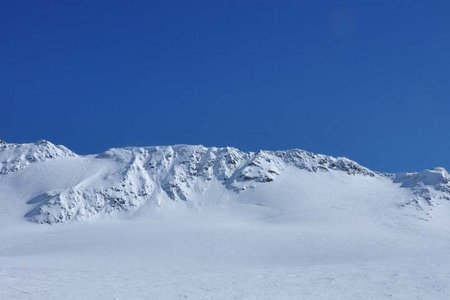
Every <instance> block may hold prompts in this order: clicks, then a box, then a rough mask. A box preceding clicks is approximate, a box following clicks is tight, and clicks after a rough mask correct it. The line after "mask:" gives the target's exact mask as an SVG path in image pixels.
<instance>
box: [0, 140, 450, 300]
mask: <svg viewBox="0 0 450 300" xmlns="http://www.w3.org/2000/svg"><path fill="white" fill-rule="evenodd" d="M0 170H1V171H0V299H61V298H64V299H164V300H166V299H277V300H278V299H299V298H301V299H314V300H315V299H405V300H406V299H408V300H409V299H450V284H449V278H450V271H449V270H450V255H449V254H448V249H449V247H450V230H449V228H450V218H449V216H450V176H449V174H448V172H447V171H446V170H445V169H443V168H435V169H429V170H424V171H421V172H415V173H401V174H386V173H380V172H375V171H371V170H369V169H367V168H365V167H363V166H361V165H359V164H358V163H356V162H354V161H351V160H349V159H346V158H334V157H330V156H326V155H322V154H314V153H310V152H306V151H302V150H287V151H259V152H255V153H253V152H243V151H240V150H238V149H235V148H229V147H226V148H215V147H210V148H208V147H203V146H188V145H176V146H164V147H139V148H118V149H110V150H108V151H106V152H104V153H102V154H98V155H77V154H75V153H73V152H72V151H70V150H69V149H67V148H65V147H63V146H57V145H53V144H52V143H50V142H46V141H40V142H37V143H31V144H10V143H6V142H1V143H0ZM38 223H41V224H52V225H51V226H46V225H44V226H42V225H39V224H38ZM55 223H58V224H55Z"/></svg>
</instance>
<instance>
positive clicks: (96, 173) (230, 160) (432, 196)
mask: <svg viewBox="0 0 450 300" xmlns="http://www.w3.org/2000/svg"><path fill="white" fill-rule="evenodd" d="M60 160H65V161H67V163H68V164H69V165H70V164H71V163H72V161H73V163H74V164H75V163H82V162H83V163H84V164H86V168H87V169H89V168H91V166H92V165H99V166H101V167H99V169H98V170H97V169H96V170H94V169H92V172H93V173H92V174H90V173H89V175H88V176H84V177H83V176H81V180H75V181H74V182H73V184H65V185H62V186H61V187H59V188H57V189H50V190H44V191H43V192H39V193H38V192H36V194H35V195H33V196H32V197H31V198H30V199H26V203H27V204H28V205H29V206H33V207H32V209H30V210H29V211H28V212H26V213H25V215H24V216H25V218H26V219H28V220H29V221H32V222H36V223H47V224H53V223H66V222H70V221H72V220H75V219H79V220H86V219H90V218H93V217H96V216H98V215H103V214H106V215H111V214H114V213H117V212H136V211H138V210H139V209H141V208H142V207H143V206H144V205H145V204H146V203H148V202H153V203H154V204H156V206H157V207H160V206H161V205H162V202H164V201H174V202H177V201H181V202H185V203H189V202H192V201H191V200H192V199H194V198H195V195H196V194H198V193H200V192H199V191H197V190H202V191H201V192H205V191H204V190H207V189H208V188H207V186H208V185H207V182H209V181H214V182H217V183H219V184H220V185H221V186H222V187H223V189H224V192H225V191H229V192H233V193H236V194H239V193H242V192H245V191H246V190H248V189H254V188H258V186H260V185H263V184H270V183H271V182H274V181H277V179H278V177H280V176H281V175H282V174H283V173H284V172H285V171H286V170H287V169H289V168H295V169H298V170H303V171H306V172H310V173H327V172H328V173H329V172H334V173H336V174H338V176H339V177H342V176H364V177H368V178H374V180H375V179H376V178H381V179H383V180H390V181H392V183H393V184H397V185H399V186H400V187H401V188H403V189H408V190H409V191H411V192H412V194H413V195H414V196H413V197H411V199H409V200H408V201H405V203H402V206H413V207H415V208H417V209H421V210H426V209H428V208H432V207H434V206H436V205H438V204H439V203H440V201H442V200H450V176H449V174H448V172H447V170H445V169H444V168H433V169H427V170H424V171H421V172H409V173H381V172H376V171H372V170H369V169H368V168H366V167H364V166H362V165H360V164H358V163H357V162H355V161H352V160H350V159H348V158H345V157H337V158H335V157H332V156H327V155H323V154H316V153H312V152H308V151H304V150H300V149H291V150H284V151H266V150H261V151H257V152H244V151H241V150H239V149H237V148H233V147H205V146H202V145H173V146H150V147H124V148H111V149H109V150H107V151H105V152H103V153H100V154H93V155H77V154H75V153H74V152H72V151H71V150H69V149H68V148H66V147H64V146H61V145H54V144H52V143H51V142H48V141H45V140H41V141H38V142H36V143H29V144H9V143H6V142H4V141H1V142H0V163H1V165H0V170H1V171H0V176H11V175H12V174H15V173H19V172H20V171H24V170H26V169H27V168H28V167H30V166H32V165H46V164H47V165H48V164H49V162H51V161H53V162H58V161H60ZM44 169H45V168H44ZM45 172H46V171H43V173H44V174H46V173H45ZM0 178H1V177H0ZM199 186H200V187H199ZM206 193H207V191H206ZM192 203H193V205H194V206H195V205H196V203H195V201H194V202H192Z"/></svg>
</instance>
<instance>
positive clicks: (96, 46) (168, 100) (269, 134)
mask: <svg viewBox="0 0 450 300" xmlns="http://www.w3.org/2000/svg"><path fill="white" fill-rule="evenodd" d="M449 15H450V2H448V1H412V0H411V1H396V0H390V1H317V0H316V1H3V2H1V3H0V22H1V23H0V25H1V26H0V38H1V43H0V111H1V118H0V138H1V139H5V140H7V141H11V142H29V141H34V140H38V139H43V138H44V139H48V140H51V141H53V142H55V143H60V144H64V145H66V146H68V147H69V148H71V149H73V150H74V151H76V152H78V153H96V152H101V151H103V150H105V149H107V148H110V147H116V146H128V145H157V144H176V143H187V144H204V145H216V146H223V145H232V146H236V147H238V148H241V149H244V150H258V149H287V148H302V149H306V150H310V151H314V152H321V153H326V154H330V155H335V156H337V155H339V156H347V157H350V158H352V159H354V160H356V161H358V162H360V163H362V164H364V165H366V166H368V167H370V168H373V169H376V170H382V171H404V170H420V169H424V168H428V167H433V166H444V167H446V168H450V155H449V154H450V131H449V128H450V117H449V116H450V98H449V96H450V74H449V72H450V18H449V17H448V16H449Z"/></svg>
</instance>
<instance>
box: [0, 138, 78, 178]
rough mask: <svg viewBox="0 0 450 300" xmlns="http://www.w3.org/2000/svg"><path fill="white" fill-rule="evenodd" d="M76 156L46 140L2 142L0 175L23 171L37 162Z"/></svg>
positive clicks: (0, 144)
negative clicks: (14, 142) (25, 142)
mask: <svg viewBox="0 0 450 300" xmlns="http://www.w3.org/2000/svg"><path fill="white" fill-rule="evenodd" d="M75 156H77V155H76V154H75V153H73V152H72V151H70V150H69V149H67V148H66V147H64V146H62V145H54V144H52V143H50V142H49V141H46V140H40V141H37V142H35V143H29V144H13V143H7V142H5V141H3V140H0V174H8V173H12V172H16V171H19V170H22V169H24V168H25V167H27V166H28V165H29V164H31V163H35V162H43V161H46V160H50V159H55V158H61V157H75Z"/></svg>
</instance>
